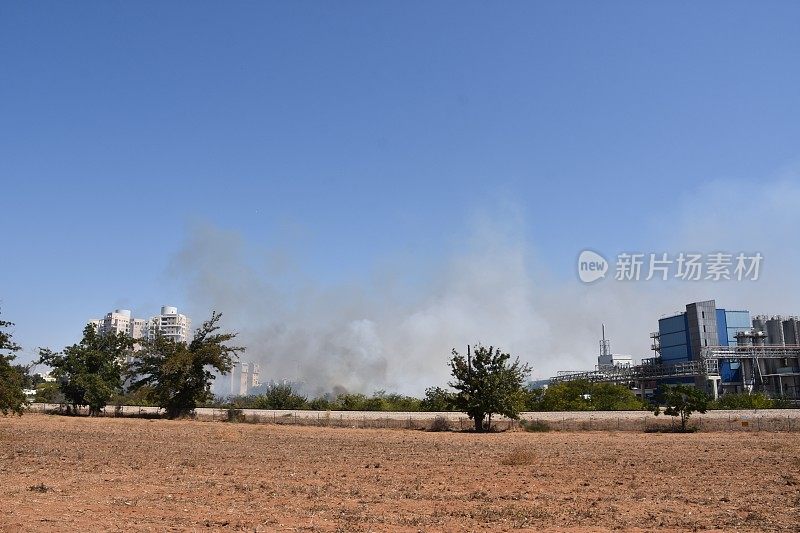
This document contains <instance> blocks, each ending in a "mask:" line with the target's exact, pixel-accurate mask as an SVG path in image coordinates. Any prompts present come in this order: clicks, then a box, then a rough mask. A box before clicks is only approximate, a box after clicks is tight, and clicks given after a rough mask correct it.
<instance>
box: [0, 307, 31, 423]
mask: <svg viewBox="0 0 800 533" xmlns="http://www.w3.org/2000/svg"><path fill="white" fill-rule="evenodd" d="M13 325H14V324H13V323H11V322H6V321H5V320H0V412H2V413H3V415H4V416H5V415H7V414H8V413H9V412H11V413H16V414H18V415H21V414H22V410H23V408H24V407H25V403H26V400H25V393H24V392H23V390H22V389H23V385H24V379H23V376H24V375H23V373H22V372H20V370H19V369H18V368H16V367H15V366H13V365H12V364H11V361H13V360H14V359H15V355H14V353H15V352H18V351H19V350H20V349H21V348H20V346H19V345H18V344H16V343H15V342H14V341H13V340H11V332H9V331H6V330H7V328H10V327H11V326H13Z"/></svg>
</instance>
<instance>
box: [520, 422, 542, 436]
mask: <svg viewBox="0 0 800 533" xmlns="http://www.w3.org/2000/svg"><path fill="white" fill-rule="evenodd" d="M519 425H520V426H522V429H524V430H525V431H528V432H530V433H546V432H548V431H550V425H549V424H548V423H547V422H543V421H541V420H520V422H519Z"/></svg>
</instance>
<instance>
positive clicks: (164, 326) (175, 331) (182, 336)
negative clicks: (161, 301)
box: [147, 305, 192, 342]
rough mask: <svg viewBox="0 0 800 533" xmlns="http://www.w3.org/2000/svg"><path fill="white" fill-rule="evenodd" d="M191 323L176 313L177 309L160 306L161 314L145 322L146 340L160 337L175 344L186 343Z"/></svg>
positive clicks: (185, 317)
mask: <svg viewBox="0 0 800 533" xmlns="http://www.w3.org/2000/svg"><path fill="white" fill-rule="evenodd" d="M191 326H192V321H191V319H189V317H187V316H186V315H182V314H180V313H178V308H177V307H172V306H169V305H164V306H161V314H159V315H156V316H153V317H150V320H148V321H147V338H148V339H153V338H155V337H156V335H161V336H164V337H167V338H169V339H172V340H174V341H175V342H188V341H189V331H190V328H191Z"/></svg>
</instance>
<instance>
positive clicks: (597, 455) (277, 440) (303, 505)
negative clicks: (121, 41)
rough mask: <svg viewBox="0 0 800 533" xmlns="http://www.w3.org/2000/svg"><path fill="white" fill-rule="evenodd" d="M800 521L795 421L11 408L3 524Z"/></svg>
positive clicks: (5, 438) (372, 526)
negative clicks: (543, 422) (188, 414)
mask: <svg viewBox="0 0 800 533" xmlns="http://www.w3.org/2000/svg"><path fill="white" fill-rule="evenodd" d="M487 529H492V530H514V529H530V530H567V529H569V530H592V531H596V530H610V529H626V530H631V529H632V530H651V529H671V530H696V529H720V530H736V531H744V530H750V531H769V530H786V531H800V438H798V435H797V434H796V433H795V434H787V433H739V432H733V433H724V432H717V433H696V434H689V435H674V434H644V433H633V432H621V433H613V432H599V431H596V432H550V433H523V432H516V431H515V432H507V433H500V434H491V435H474V434H469V433H429V432H423V431H412V430H382V429H336V428H315V427H296V426H275V425H269V424H264V425H254V424H231V423H225V422H193V421H166V420H142V419H115V418H99V419H89V418H70V417H63V416H47V415H36V414H27V415H25V416H23V417H21V418H16V417H14V418H12V417H0V530H2V531H14V532H17V531H184V530H188V531H213V530H241V531H292V530H295V531H297V530H301V531H480V530H487Z"/></svg>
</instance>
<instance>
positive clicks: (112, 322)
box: [89, 309, 147, 339]
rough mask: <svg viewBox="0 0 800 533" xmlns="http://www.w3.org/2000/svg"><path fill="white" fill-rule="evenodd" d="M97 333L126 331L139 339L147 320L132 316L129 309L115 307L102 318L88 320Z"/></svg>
mask: <svg viewBox="0 0 800 533" xmlns="http://www.w3.org/2000/svg"><path fill="white" fill-rule="evenodd" d="M89 323H90V324H92V325H93V326H94V327H95V328H96V329H97V332H98V333H101V334H105V333H126V334H128V335H130V336H131V337H133V338H134V339H141V338H142V337H145V336H146V333H147V320H144V319H141V318H132V317H131V312H130V310H129V309H115V310H114V311H112V312H111V313H108V314H106V316H105V317H104V318H98V319H95V320H90V321H89Z"/></svg>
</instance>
